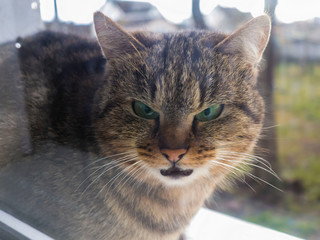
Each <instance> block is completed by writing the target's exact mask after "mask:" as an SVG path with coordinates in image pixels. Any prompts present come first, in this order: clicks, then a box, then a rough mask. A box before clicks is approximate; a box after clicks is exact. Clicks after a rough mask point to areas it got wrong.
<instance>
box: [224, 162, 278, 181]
mask: <svg viewBox="0 0 320 240" xmlns="http://www.w3.org/2000/svg"><path fill="white" fill-rule="evenodd" d="M227 158H228V156H225V157H224V156H219V159H221V160H223V161H228V162H234V163H241V164H243V165H247V166H252V167H256V168H259V169H262V170H264V171H266V172H268V173H270V174H271V175H272V176H274V177H276V178H277V179H278V180H280V181H281V178H280V177H279V176H278V175H277V174H276V173H275V172H274V171H273V170H269V169H266V168H264V167H261V166H259V165H257V164H254V163H250V162H247V161H246V160H249V161H252V160H251V159H245V158H244V159H241V160H232V159H227Z"/></svg>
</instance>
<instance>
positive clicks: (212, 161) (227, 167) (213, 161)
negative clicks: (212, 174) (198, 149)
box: [210, 160, 245, 176]
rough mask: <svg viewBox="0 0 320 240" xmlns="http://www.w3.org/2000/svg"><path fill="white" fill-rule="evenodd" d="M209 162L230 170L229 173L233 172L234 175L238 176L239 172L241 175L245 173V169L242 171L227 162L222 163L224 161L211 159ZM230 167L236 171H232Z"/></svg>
mask: <svg viewBox="0 0 320 240" xmlns="http://www.w3.org/2000/svg"><path fill="white" fill-rule="evenodd" d="M210 163H211V164H213V165H215V166H216V165H220V166H221V167H223V168H224V169H226V170H228V171H230V172H231V173H233V174H234V175H236V176H239V173H241V175H244V173H245V171H242V170H241V169H238V168H236V167H234V166H231V165H229V164H224V163H221V162H218V161H215V160H211V161H210ZM230 168H231V169H234V170H237V171H238V172H235V171H232V170H230Z"/></svg>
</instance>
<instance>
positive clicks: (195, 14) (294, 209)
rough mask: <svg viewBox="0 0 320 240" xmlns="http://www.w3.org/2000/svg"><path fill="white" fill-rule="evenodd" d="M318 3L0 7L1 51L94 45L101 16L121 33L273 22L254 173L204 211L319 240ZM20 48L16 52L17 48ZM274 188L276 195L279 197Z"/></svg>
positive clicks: (158, 1)
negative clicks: (25, 45)
mask: <svg viewBox="0 0 320 240" xmlns="http://www.w3.org/2000/svg"><path fill="white" fill-rule="evenodd" d="M319 5H320V4H319V2H318V0H304V1H298V0H297V1H295V0H245V1H244V0H243V1H239V0H238V1H237V0H174V1H173V0H148V1H147V0H145V1H119V0H118V1H116V0H82V1H77V0H24V1H21V0H1V1H0V22H1V25H0V32H1V34H0V44H1V43H5V42H7V41H12V40H14V39H16V38H17V37H18V36H22V37H23V36H26V35H31V34H33V33H35V32H38V31H40V30H45V29H47V30H53V31H60V32H67V33H73V34H77V35H79V36H82V37H89V38H94V37H95V36H94V32H93V28H92V14H93V12H94V11H97V10H100V11H102V12H104V13H105V14H106V15H107V16H109V17H111V18H112V19H113V20H114V21H116V22H118V23H119V24H120V25H122V26H123V27H124V28H125V29H129V30H135V29H140V30H141V29H142V30H150V31H159V32H168V31H175V30H183V29H208V30H213V31H219V32H226V33H231V32H232V31H234V30H235V29H236V28H237V27H239V26H241V25H242V24H243V23H245V22H246V21H248V20H250V19H251V18H252V17H255V16H258V15H261V14H263V13H264V12H267V13H268V14H269V15H270V16H271V17H272V20H273V30H272V36H271V39H270V43H269V45H268V48H267V50H266V52H265V55H264V59H265V60H264V62H263V64H262V66H261V74H260V81H259V84H260V89H261V92H262V94H263V96H264V98H265V101H266V107H267V112H266V119H265V124H264V128H263V138H262V139H261V141H260V142H259V147H258V148H257V152H256V154H257V155H258V156H261V157H263V158H264V159H266V160H268V161H269V162H270V163H271V165H272V168H273V169H274V170H275V171H276V172H277V174H278V175H279V176H280V178H281V179H282V181H279V180H277V179H276V178H275V177H273V176H272V175H271V174H269V173H267V172H265V171H263V170H261V169H259V168H257V169H256V170H254V172H253V174H254V175H255V176H257V177H258V178H255V179H250V178H249V179H245V180H242V182H239V183H237V185H238V186H234V187H233V188H232V190H229V191H227V192H221V193H217V194H215V195H214V196H212V198H211V199H209V200H208V202H207V207H209V208H212V209H214V210H216V211H220V212H223V213H226V214H229V215H232V216H235V217H239V218H242V219H245V220H247V221H250V222H254V223H257V224H260V225H263V226H267V227H271V228H273V229H276V230H279V231H283V232H286V233H289V234H291V235H295V236H298V237H302V238H306V239H311V240H312V239H320V227H319V226H320V204H319V203H320V11H319V9H320V8H319ZM16 47H19V46H16ZM279 189H280V190H279Z"/></svg>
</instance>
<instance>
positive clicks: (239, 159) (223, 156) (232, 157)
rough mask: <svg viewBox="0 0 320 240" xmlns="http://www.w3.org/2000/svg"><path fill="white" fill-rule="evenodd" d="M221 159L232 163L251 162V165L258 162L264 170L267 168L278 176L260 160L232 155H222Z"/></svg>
mask: <svg viewBox="0 0 320 240" xmlns="http://www.w3.org/2000/svg"><path fill="white" fill-rule="evenodd" d="M219 157H222V158H227V159H230V160H232V161H240V162H241V161H243V162H250V163H252V162H257V163H258V164H261V165H262V166H263V168H264V167H265V168H266V169H268V171H271V172H272V174H274V175H277V174H276V172H275V171H273V169H272V168H271V167H270V166H269V165H267V164H265V163H264V162H261V161H260V160H258V159H254V158H251V157H248V156H230V155H223V154H220V155H219ZM258 168H261V166H259V167H258ZM277 178H279V177H278V175H277ZM279 180H280V179H279Z"/></svg>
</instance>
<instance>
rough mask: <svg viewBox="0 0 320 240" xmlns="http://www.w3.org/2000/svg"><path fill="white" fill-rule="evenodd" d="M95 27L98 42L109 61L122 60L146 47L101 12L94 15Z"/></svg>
mask: <svg viewBox="0 0 320 240" xmlns="http://www.w3.org/2000/svg"><path fill="white" fill-rule="evenodd" d="M94 26H95V30H96V34H97V37H98V41H99V44H100V47H101V48H102V51H103V53H104V55H105V57H106V58H107V59H111V58H121V56H123V55H124V54H130V53H132V52H134V51H139V50H142V49H144V48H145V46H144V45H143V44H142V43H141V42H139V41H138V40H137V39H136V38H134V37H133V36H132V35H131V34H129V33H128V32H126V31H125V30H124V29H122V28H121V27H120V26H119V25H118V24H116V23H115V22H114V21H112V20H111V19H110V18H108V17H106V16H105V15H104V14H102V13H101V12H95V13H94Z"/></svg>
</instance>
